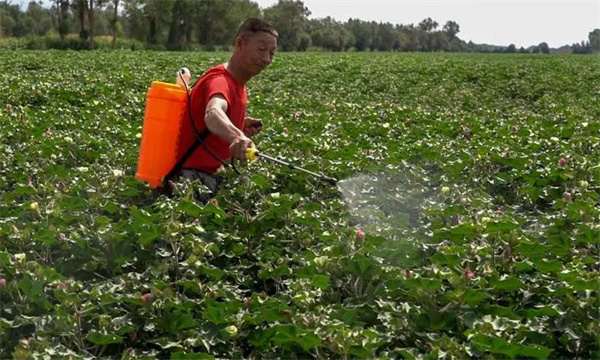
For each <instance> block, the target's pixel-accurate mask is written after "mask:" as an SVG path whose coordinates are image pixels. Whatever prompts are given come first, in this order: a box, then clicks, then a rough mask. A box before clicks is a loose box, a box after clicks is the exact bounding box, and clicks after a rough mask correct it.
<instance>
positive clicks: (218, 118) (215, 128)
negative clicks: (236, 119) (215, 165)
mask: <svg viewBox="0 0 600 360" xmlns="http://www.w3.org/2000/svg"><path fill="white" fill-rule="evenodd" d="M227 108H228V104H227V101H226V100H225V98H224V97H222V96H220V95H215V96H213V97H211V98H210V99H209V100H208V104H207V105H206V114H205V116H204V121H205V123H206V127H207V128H208V130H209V131H210V132H211V133H213V134H215V135H217V136H218V137H220V138H222V139H223V140H225V141H227V142H228V143H229V144H230V145H229V151H230V152H231V156H233V157H234V158H236V159H239V160H244V159H246V149H247V148H249V147H253V146H254V144H253V143H252V140H250V139H249V138H248V137H247V136H246V135H245V134H244V133H243V132H242V131H241V130H240V129H238V128H237V127H235V125H233V123H232V122H231V120H229V117H227Z"/></svg>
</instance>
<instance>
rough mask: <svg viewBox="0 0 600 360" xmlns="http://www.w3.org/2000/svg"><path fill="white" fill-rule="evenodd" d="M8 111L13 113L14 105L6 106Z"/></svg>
mask: <svg viewBox="0 0 600 360" xmlns="http://www.w3.org/2000/svg"><path fill="white" fill-rule="evenodd" d="M6 110H7V111H8V112H9V113H11V112H12V105H11V104H6Z"/></svg>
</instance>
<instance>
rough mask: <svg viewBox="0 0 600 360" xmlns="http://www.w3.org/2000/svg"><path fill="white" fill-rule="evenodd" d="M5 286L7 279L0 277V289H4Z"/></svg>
mask: <svg viewBox="0 0 600 360" xmlns="http://www.w3.org/2000/svg"><path fill="white" fill-rule="evenodd" d="M5 286H6V279H5V278H0V289H2V288H3V287H5Z"/></svg>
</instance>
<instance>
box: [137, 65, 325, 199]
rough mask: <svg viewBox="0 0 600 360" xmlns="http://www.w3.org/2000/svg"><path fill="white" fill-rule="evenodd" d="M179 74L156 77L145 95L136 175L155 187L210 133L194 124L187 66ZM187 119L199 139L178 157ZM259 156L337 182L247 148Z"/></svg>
mask: <svg viewBox="0 0 600 360" xmlns="http://www.w3.org/2000/svg"><path fill="white" fill-rule="evenodd" d="M177 76H178V77H177V84H169V83H164V82H160V81H153V82H152V84H151V85H150V88H149V89H148V93H147V95H146V111H145V114H144V124H143V127H142V142H141V145H140V155H139V157H138V164H137V172H136V174H135V177H136V178H137V179H139V180H141V181H143V182H146V183H148V184H149V185H150V187H151V188H153V189H156V188H158V187H162V186H163V185H165V184H166V183H167V182H168V181H169V180H170V179H171V178H172V177H173V176H175V175H176V174H177V173H178V172H179V170H181V167H182V166H183V164H184V163H185V161H186V160H187V159H188V158H189V157H190V156H191V155H192V154H193V152H194V151H196V149H197V148H198V146H200V145H203V144H202V143H203V142H204V139H206V137H207V136H208V135H210V132H209V131H208V129H207V130H205V131H204V132H203V133H201V134H200V133H199V132H198V130H197V129H196V126H195V124H194V119H193V117H192V114H191V111H190V103H191V99H190V93H191V87H190V86H189V85H188V84H189V80H190V77H191V74H190V71H189V70H188V69H187V68H181V69H180V70H179V71H178V72H177ZM188 119H189V122H190V125H191V128H192V131H193V132H194V134H195V137H196V140H195V141H194V143H193V144H192V146H190V148H188V149H186V151H185V153H184V154H183V156H182V157H181V158H180V159H177V155H178V154H180V153H181V152H182V150H183V149H181V148H180V141H179V140H180V135H181V133H182V131H185V130H184V129H185V127H186V125H185V121H187V120H188ZM204 148H205V149H206V150H207V152H208V153H209V154H211V155H212V156H214V157H215V158H216V159H217V160H219V161H221V162H222V163H223V164H224V165H230V166H231V167H232V168H233V169H234V171H235V172H236V173H238V174H239V171H238V170H237V169H236V168H235V165H234V162H233V161H231V164H226V163H225V161H223V160H222V159H220V158H219V157H217V156H216V155H215V154H213V153H212V151H210V150H209V149H208V148H207V147H206V146H204ZM259 157H262V158H264V159H267V160H269V161H272V162H274V163H277V164H279V165H283V166H287V167H289V168H290V169H295V170H300V171H302V172H304V173H307V174H309V175H311V176H315V177H318V178H320V179H321V180H325V181H327V182H330V183H332V184H335V183H336V182H337V180H336V179H334V178H332V177H329V176H325V175H324V174H322V173H321V174H317V173H315V172H312V171H309V170H306V169H303V168H301V167H298V166H296V165H294V164H291V163H288V162H285V161H283V160H282V159H280V158H274V157H271V156H268V155H265V154H262V153H259V152H258V150H257V149H255V148H249V149H247V151H246V158H247V159H248V160H250V161H255V160H257V159H258V158H259Z"/></svg>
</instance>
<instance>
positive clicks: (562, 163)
mask: <svg viewBox="0 0 600 360" xmlns="http://www.w3.org/2000/svg"><path fill="white" fill-rule="evenodd" d="M558 165H560V166H567V160H565V158H562V157H561V158H560V159H558Z"/></svg>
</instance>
